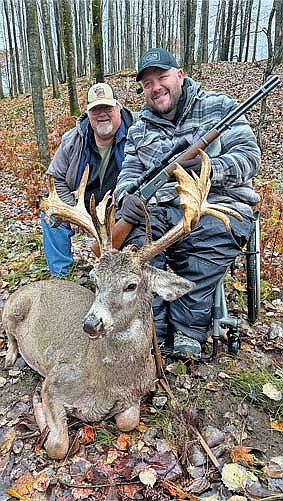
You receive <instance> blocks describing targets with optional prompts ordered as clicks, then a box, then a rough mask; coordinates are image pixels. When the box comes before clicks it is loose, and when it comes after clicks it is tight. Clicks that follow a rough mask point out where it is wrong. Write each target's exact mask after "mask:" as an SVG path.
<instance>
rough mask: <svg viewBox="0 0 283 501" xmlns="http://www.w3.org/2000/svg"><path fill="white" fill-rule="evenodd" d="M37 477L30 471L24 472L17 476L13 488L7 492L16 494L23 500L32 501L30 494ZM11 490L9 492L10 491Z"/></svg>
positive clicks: (15, 495) (12, 494)
mask: <svg viewBox="0 0 283 501" xmlns="http://www.w3.org/2000/svg"><path fill="white" fill-rule="evenodd" d="M34 482H35V479H34V478H33V476H32V475H31V474H30V473H24V475H22V476H21V477H19V478H17V480H16V481H15V483H14V484H13V485H12V488H11V489H8V490H7V494H9V495H10V496H14V497H16V498H18V499H20V500H21V501H30V496H29V495H30V494H31V493H32V492H33V490H34V489H33V485H34ZM8 491H9V492H8Z"/></svg>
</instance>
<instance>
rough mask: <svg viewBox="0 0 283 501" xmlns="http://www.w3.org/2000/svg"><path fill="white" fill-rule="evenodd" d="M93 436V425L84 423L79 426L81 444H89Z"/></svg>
mask: <svg viewBox="0 0 283 501" xmlns="http://www.w3.org/2000/svg"><path fill="white" fill-rule="evenodd" d="M95 437H96V433H95V430H94V428H93V426H90V425H85V426H84V427H83V428H81V430H80V437H79V438H80V442H81V444H90V443H91V442H94V440H95Z"/></svg>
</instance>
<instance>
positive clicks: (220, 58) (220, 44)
mask: <svg viewBox="0 0 283 501" xmlns="http://www.w3.org/2000/svg"><path fill="white" fill-rule="evenodd" d="M225 27H226V0H221V15H220V29H219V39H218V51H217V60H218V61H223V47H224V40H225Z"/></svg>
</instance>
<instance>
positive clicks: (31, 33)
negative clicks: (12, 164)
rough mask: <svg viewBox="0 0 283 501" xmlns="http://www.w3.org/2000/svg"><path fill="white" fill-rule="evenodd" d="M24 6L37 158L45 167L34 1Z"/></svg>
mask: <svg viewBox="0 0 283 501" xmlns="http://www.w3.org/2000/svg"><path fill="white" fill-rule="evenodd" d="M25 6H26V21H27V40H28V51H29V68H30V78H31V89H32V106H33V116H34V126H35V132H36V138H37V144H38V151H39V157H40V160H41V162H42V163H43V165H45V166H46V167H47V166H48V165H49V163H50V154H49V148H48V137H47V129H46V123H45V115H44V105H43V92H42V63H41V57H40V52H41V49H40V40H39V31H38V20H37V19H38V18H37V6H36V0H25Z"/></svg>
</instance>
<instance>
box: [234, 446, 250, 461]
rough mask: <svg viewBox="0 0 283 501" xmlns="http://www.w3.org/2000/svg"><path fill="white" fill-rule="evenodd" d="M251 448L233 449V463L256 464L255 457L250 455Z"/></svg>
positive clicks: (238, 447) (237, 447)
mask: <svg viewBox="0 0 283 501" xmlns="http://www.w3.org/2000/svg"><path fill="white" fill-rule="evenodd" d="M250 451H251V448H250V447H240V446H236V447H233V449H232V451H231V453H230V456H231V459H232V461H233V463H239V462H240V461H246V462H247V463H254V456H253V455H252V454H250Z"/></svg>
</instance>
